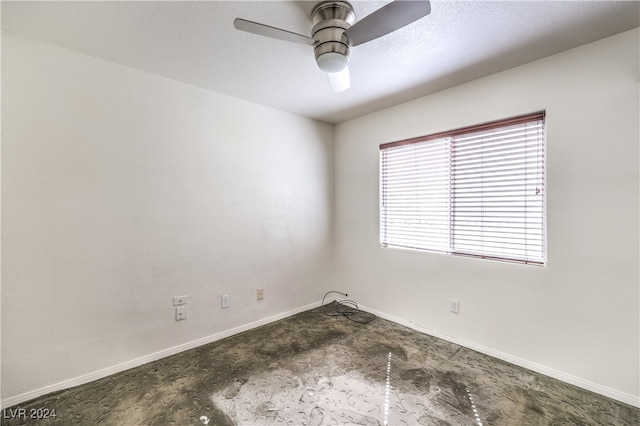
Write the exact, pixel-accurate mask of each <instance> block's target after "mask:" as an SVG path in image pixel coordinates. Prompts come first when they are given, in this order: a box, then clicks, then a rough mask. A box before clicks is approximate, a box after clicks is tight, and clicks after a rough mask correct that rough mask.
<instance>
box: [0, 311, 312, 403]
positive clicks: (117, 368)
mask: <svg viewBox="0 0 640 426" xmlns="http://www.w3.org/2000/svg"><path fill="white" fill-rule="evenodd" d="M320 303H321V302H320V301H318V302H314V303H311V304H309V305H306V306H302V307H299V308H296V309H292V310H290V311H286V312H282V313H279V314H276V315H273V316H270V317H267V318H264V319H261V320H258V321H254V322H251V323H248V324H244V325H241V326H239V327H235V328H232V329H229V330H225V331H221V332H219V333H215V334H212V335H210V336H206V337H202V338H200V339H196V340H192V341H190V342H187V343H183V344H180V345H177V346H173V347H171V348H167V349H163V350H161V351H158V352H155V353H152V354H149V355H145V356H142V357H139V358H135V359H132V360H130V361H126V362H123V363H121V364H117V365H114V366H111V367H107V368H103V369H101V370H98V371H94V372H92V373H89V374H84V375H82V376H78V377H74V378H72V379H69V380H64V381H62V382H59V383H55V384H52V385H49V386H45V387H42V388H39V389H36V390H33V391H29V392H25V393H23V394H20V395H16V396H12V397H9V398H7V399H3V400H2V403H1V404H0V406H1V407H0V408H4V407H11V406H13V405H16V404H20V403H23V402H26V401H29V400H32V399H34V398H37V397H39V396H42V395H46V394H48V393H51V392H57V391H60V390H64V389H69V388H72V387H75V386H79V385H83V384H85V383H89V382H92V381H94V380H98V379H102V378H104V377H107V376H110V375H112V374H115V373H120V372H122V371H125V370H129V369H130V368H134V367H139V366H141V365H143V364H147V363H149V362H152V361H157V360H159V359H162V358H166V357H168V356H171V355H175V354H177V353H180V352H184V351H186V350H189V349H193V348H197V347H198V346H202V345H206V344H208V343H212V342H215V341H217V340H221V339H224V338H226V337H230V336H233V335H235V334H238V333H242V332H243V331H248V330H251V329H253V328H257V327H260V326H262V325H266V324H269V323H272V322H275V321H279V320H281V319H284V318H288V317H290V316H293V315H295V314H298V313H300V312H304V311H308V310H310V309H313V308H317V307H318V306H320Z"/></svg>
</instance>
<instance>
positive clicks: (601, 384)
mask: <svg viewBox="0 0 640 426" xmlns="http://www.w3.org/2000/svg"><path fill="white" fill-rule="evenodd" d="M638 39H639V34H638V30H637V29H636V30H633V31H629V32H626V33H623V34H621V35H617V36H615V37H611V38H608V39H604V40H601V41H599V42H596V43H593V44H589V45H586V46H583V47H580V48H577V49H573V50H570V51H566V52H564V53H561V54H558V55H555V56H552V57H549V58H546V59H543V60H540V61H536V62H533V63H531V64H528V65H525V66H521V67H518V68H514V69H511V70H508V71H506V72H502V73H499V74H495V75H492V76H489V77H487V78H483V79H481V80H477V81H473V82H471V83H468V84H465V85H462V86H458V87H455V88H452V89H450V90H446V91H443V92H440V93H436V94H434V95H431V96H427V97H423V98H420V99H417V100H415V101H412V102H407V103H404V104H401V105H398V106H396V107H393V108H389V109H387V110H383V111H380V112H378V113H374V114H370V115H368V116H365V117H361V118H358V119H354V120H351V121H349V122H345V123H342V124H339V125H338V126H337V128H336V139H335V170H336V172H335V182H336V216H335V221H336V245H337V246H336V250H337V251H336V259H337V261H338V263H337V269H336V273H337V282H338V283H340V284H341V288H343V289H345V290H347V291H348V292H349V296H353V297H354V298H355V299H356V300H358V301H359V302H361V304H362V305H366V306H367V307H369V308H372V309H374V310H376V311H378V312H382V313H384V314H385V315H387V316H389V317H394V318H397V319H399V320H401V321H402V322H404V323H407V324H410V325H412V326H414V327H415V328H418V329H422V330H425V331H428V332H430V333H432V334H436V335H438V336H441V337H446V338H448V339H450V340H453V341H457V342H460V343H464V344H466V345H468V346H471V347H473V348H475V349H479V350H482V351H484V352H487V353H491V354H492V355H497V356H500V357H502V358H504V359H508V360H510V361H512V362H517V363H519V364H521V365H525V366H527V367H530V368H535V369H537V370H539V371H543V372H545V373H547V374H551V375H555V376H556V377H559V378H562V379H564V380H567V381H570V382H572V383H574V384H578V385H580V386H583V387H586V388H589V389H592V390H597V391H599V392H602V393H605V394H607V395H609V396H612V397H614V398H617V399H620V400H623V401H625V402H628V403H632V404H635V405H640V403H639V402H638V396H639V395H640V390H639V383H638V380H639V376H640V371H639V369H638V367H639V366H638V364H639V363H638V360H639V359H640V351H639V336H640V330H639V326H638V324H639V291H638V287H639V271H638V263H639V252H638V245H639V241H638V234H639V227H638V218H639V210H638V193H639V185H638V182H639V175H638V160H639V150H638V146H639V139H640V137H639V130H638V129H639V124H640V123H639V113H640V111H639V108H638V104H639V90H638V81H639V73H638V63H639V61H638ZM543 109H544V110H546V111H547V189H548V192H547V203H548V206H547V208H548V265H547V266H546V267H536V266H525V265H518V264H509V263H504V262H496V261H488V260H478V259H470V258H463V257H452V256H447V255H440V254H430V253H424V252H412V251H403V250H396V249H385V248H381V247H380V246H379V242H378V145H379V144H381V143H385V142H392V141H397V140H402V139H406V138H410V137H416V136H421V135H427V134H430V133H435V132H439V131H445V130H450V129H455V128H459V127H463V126H468V125H472V124H478V123H483V122H486V121H491V120H495V119H500V118H507V117H510V116H515V115H520V114H524V113H529V112H534V111H538V110H543ZM450 298H456V299H459V300H460V314H459V315H456V314H453V313H450V312H449V299H450Z"/></svg>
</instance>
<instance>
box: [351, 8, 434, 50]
mask: <svg viewBox="0 0 640 426" xmlns="http://www.w3.org/2000/svg"><path fill="white" fill-rule="evenodd" d="M429 13H431V4H430V3H429V1H428V0H395V1H393V2H391V3H389V4H387V5H385V6H383V7H381V8H380V9H378V10H376V11H375V12H373V13H371V14H370V15H367V16H365V17H364V18H362V19H361V20H359V21H358V22H356V23H355V24H353V25H352V26H351V27H350V28H349V29H348V30H346V31H345V32H344V33H345V35H346V36H347V38H348V39H349V43H350V44H351V45H352V46H357V45H359V44H363V43H366V42H368V41H371V40H375V39H376V38H378V37H382V36H383V35H385V34H389V33H390V32H393V31H395V30H397V29H400V28H402V27H404V26H405V25H409V24H410V23H412V22H413V21H417V20H418V19H420V18H422V17H425V16H427V15H428V14H429Z"/></svg>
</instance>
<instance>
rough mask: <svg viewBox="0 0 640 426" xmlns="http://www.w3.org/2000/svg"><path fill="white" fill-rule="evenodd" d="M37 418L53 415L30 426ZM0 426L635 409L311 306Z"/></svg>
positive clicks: (623, 418) (510, 417) (552, 416)
mask: <svg viewBox="0 0 640 426" xmlns="http://www.w3.org/2000/svg"><path fill="white" fill-rule="evenodd" d="M22 410H24V411H22ZM36 410H42V411H40V413H41V414H42V413H44V412H45V411H44V410H47V411H46V412H48V413H51V412H53V411H54V410H55V417H51V416H50V418H48V419H40V420H33V419H29V418H28V417H29V416H30V413H38V412H37V411H36ZM22 413H24V416H22V415H20V414H22ZM2 424H3V425H14V424H62V425H91V424H104V425H203V424H205V425H265V426H266V425H409V426H412V425H437V426H445V425H456V426H457V425H470V426H472V425H475V426H480V425H616V426H622V425H638V424H640V410H639V409H637V408H635V407H632V406H629V405H626V404H623V403H620V402H617V401H615V400H612V399H608V398H606V397H604V396H601V395H598V394H595V393H592V392H588V391H586V390H583V389H580V388H577V387H575V386H572V385H569V384H566V383H563V382H560V381H558V380H554V379H552V378H549V377H546V376H543V375H540V374H538V373H535V372H532V371H529V370H526V369H524V368H521V367H518V366H514V365H512V364H509V363H506V362H503V361H500V360H497V359H495V358H492V357H489V356H486V355H483V354H480V353H478V352H475V351H472V350H470V349H466V348H464V347H461V346H458V345H455V344H452V343H449V342H446V341H443V340H440V339H437V338H434V337H431V336H428V335H425V334H422V333H419V332H416V331H414V330H411V329H408V328H406V327H403V326H400V325H398V324H395V323H392V322H389V321H385V320H383V319H380V318H378V319H375V320H374V321H373V322H370V323H367V324H360V323H356V322H354V321H351V320H349V319H348V318H345V317H342V316H339V317H329V316H326V315H323V314H322V313H321V312H320V309H314V310H310V311H307V312H303V313H301V314H298V315H295V316H293V317H290V318H287V319H284V320H281V321H278V322H274V323H271V324H268V325H266V326H263V327H260V328H257V329H254V330H250V331H248V332H244V333H241V334H238V335H235V336H232V337H230V338H226V339H224V340H220V341H217V342H214V343H211V344H208V345H205V346H201V347H198V348H196V349H192V350H189V351H185V352H182V353H180V354H177V355H174V356H171V357H167V358H164V359H161V360H159V361H155V362H152V363H149V364H145V365H143V366H141V367H137V368H134V369H130V370H127V371H124V372H121V373H118V374H114V375H112V376H109V377H106V378H103V379H100V380H96V381H94V382H91V383H88V384H85V385H81V386H78V387H75V388H71V389H67V390H64V391H59V392H56V393H52V394H49V395H45V396H42V397H40V398H37V399H35V400H32V401H29V402H26V403H23V404H19V405H18V406H14V407H9V408H5V409H4V410H3V418H2Z"/></svg>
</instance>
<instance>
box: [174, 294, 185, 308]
mask: <svg viewBox="0 0 640 426" xmlns="http://www.w3.org/2000/svg"><path fill="white" fill-rule="evenodd" d="M186 304H187V296H174V297H173V306H179V305H186Z"/></svg>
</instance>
